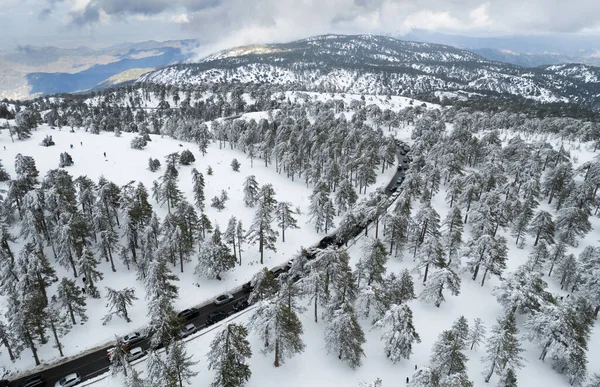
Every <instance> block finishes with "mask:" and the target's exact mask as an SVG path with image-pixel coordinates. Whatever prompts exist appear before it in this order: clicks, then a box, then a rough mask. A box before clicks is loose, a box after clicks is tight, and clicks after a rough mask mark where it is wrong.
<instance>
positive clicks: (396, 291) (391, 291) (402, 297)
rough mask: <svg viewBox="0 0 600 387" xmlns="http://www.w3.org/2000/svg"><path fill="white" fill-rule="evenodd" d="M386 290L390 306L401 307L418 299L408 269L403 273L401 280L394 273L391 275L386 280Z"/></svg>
mask: <svg viewBox="0 0 600 387" xmlns="http://www.w3.org/2000/svg"><path fill="white" fill-rule="evenodd" d="M384 289H385V294H386V295H387V296H388V298H389V304H390V305H391V304H396V305H400V304H403V303H405V302H408V301H412V300H414V299H416V298H417V296H416V295H415V285H414V283H413V279H412V276H411V275H410V272H409V271H408V269H404V270H403V271H402V273H401V274H400V278H399V279H398V278H397V277H396V275H395V274H394V273H390V274H389V276H388V277H387V278H386V279H385V283H384Z"/></svg>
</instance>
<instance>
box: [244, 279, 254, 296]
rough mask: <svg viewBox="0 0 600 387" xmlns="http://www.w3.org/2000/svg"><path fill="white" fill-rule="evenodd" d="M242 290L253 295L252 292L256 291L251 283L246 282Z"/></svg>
mask: <svg viewBox="0 0 600 387" xmlns="http://www.w3.org/2000/svg"><path fill="white" fill-rule="evenodd" d="M242 290H243V291H244V293H252V291H253V290H254V286H252V284H251V283H250V282H246V283H245V284H243V285H242Z"/></svg>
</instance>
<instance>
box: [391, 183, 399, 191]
mask: <svg viewBox="0 0 600 387" xmlns="http://www.w3.org/2000/svg"><path fill="white" fill-rule="evenodd" d="M397 190H398V186H397V185H393V186H391V187H390V192H396V191H397Z"/></svg>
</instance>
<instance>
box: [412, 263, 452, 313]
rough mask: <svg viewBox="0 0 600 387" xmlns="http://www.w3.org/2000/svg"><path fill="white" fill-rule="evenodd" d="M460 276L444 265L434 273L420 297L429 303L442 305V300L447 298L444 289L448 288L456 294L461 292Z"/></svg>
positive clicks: (437, 305)
mask: <svg viewBox="0 0 600 387" xmlns="http://www.w3.org/2000/svg"><path fill="white" fill-rule="evenodd" d="M460 283H461V280H460V277H459V276H458V275H457V274H456V273H455V272H454V271H453V270H452V269H450V268H448V267H444V268H441V269H439V270H436V271H434V272H433V273H432V275H431V278H430V279H429V281H428V282H427V284H426V285H425V288H424V289H423V292H422V293H421V295H420V297H421V298H422V299H423V300H424V301H425V302H429V303H433V304H434V305H435V306H436V307H438V308H439V307H440V305H441V304H442V302H444V301H445V300H446V298H445V297H444V293H443V292H444V289H445V288H446V287H447V288H448V290H450V292H451V293H452V295H454V296H458V295H459V294H460Z"/></svg>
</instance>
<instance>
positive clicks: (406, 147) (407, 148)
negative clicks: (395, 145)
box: [402, 144, 410, 152]
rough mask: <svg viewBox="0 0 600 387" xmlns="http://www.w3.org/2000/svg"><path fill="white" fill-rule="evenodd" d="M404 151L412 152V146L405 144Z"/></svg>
mask: <svg viewBox="0 0 600 387" xmlns="http://www.w3.org/2000/svg"><path fill="white" fill-rule="evenodd" d="M402 149H404V151H405V152H410V146H409V145H408V144H404V146H403V147H402Z"/></svg>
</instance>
